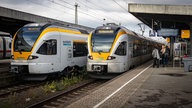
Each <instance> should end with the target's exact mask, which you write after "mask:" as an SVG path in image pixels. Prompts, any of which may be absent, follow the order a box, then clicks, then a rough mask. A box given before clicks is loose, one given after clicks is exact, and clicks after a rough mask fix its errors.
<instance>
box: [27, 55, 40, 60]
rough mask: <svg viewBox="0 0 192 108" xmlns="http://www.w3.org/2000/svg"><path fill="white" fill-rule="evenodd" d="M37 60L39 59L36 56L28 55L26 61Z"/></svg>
mask: <svg viewBox="0 0 192 108" xmlns="http://www.w3.org/2000/svg"><path fill="white" fill-rule="evenodd" d="M37 58H39V57H38V56H33V55H30V56H29V57H28V60H33V59H37Z"/></svg>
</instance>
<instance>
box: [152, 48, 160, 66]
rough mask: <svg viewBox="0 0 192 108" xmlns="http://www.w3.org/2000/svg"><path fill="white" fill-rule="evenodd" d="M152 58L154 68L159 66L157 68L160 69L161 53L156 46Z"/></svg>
mask: <svg viewBox="0 0 192 108" xmlns="http://www.w3.org/2000/svg"><path fill="white" fill-rule="evenodd" d="M152 56H153V67H155V66H156V65H157V68H159V59H160V57H159V51H158V49H157V47H156V46H155V47H154V49H153V52H152Z"/></svg>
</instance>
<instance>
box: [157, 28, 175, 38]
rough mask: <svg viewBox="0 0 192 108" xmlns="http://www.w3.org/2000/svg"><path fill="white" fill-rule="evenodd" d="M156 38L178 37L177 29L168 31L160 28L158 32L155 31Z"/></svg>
mask: <svg viewBox="0 0 192 108" xmlns="http://www.w3.org/2000/svg"><path fill="white" fill-rule="evenodd" d="M157 36H166V37H171V36H175V37H176V36H178V29H169V28H161V29H160V30H157Z"/></svg>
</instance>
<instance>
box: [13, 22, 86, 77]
mask: <svg viewBox="0 0 192 108" xmlns="http://www.w3.org/2000/svg"><path fill="white" fill-rule="evenodd" d="M87 38H88V33H87V32H86V31H85V30H80V29H77V28H76V29H75V28H70V27H67V26H66V27H65V26H62V25H59V24H51V23H31V24H27V25H25V26H24V27H22V28H21V29H19V30H18V31H17V33H16V34H15V36H14V37H13V42H12V59H13V60H12V62H11V72H13V73H16V74H17V75H19V76H21V77H22V79H24V80H44V79H46V78H47V76H48V75H52V74H54V75H55V74H56V75H62V74H65V73H68V72H69V71H70V70H71V68H72V67H82V66H86V62H87V44H86V41H87Z"/></svg>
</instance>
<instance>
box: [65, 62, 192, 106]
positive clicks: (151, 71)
mask: <svg viewBox="0 0 192 108" xmlns="http://www.w3.org/2000/svg"><path fill="white" fill-rule="evenodd" d="M191 99H192V72H184V68H183V67H160V68H153V67H152V62H148V63H145V64H144V65H141V66H139V67H137V68H135V69H133V70H130V71H128V72H126V73H124V74H122V75H120V76H118V77H116V78H114V79H112V80H111V81H109V82H107V83H105V84H103V85H102V86H100V87H99V88H97V89H96V90H95V91H94V92H92V93H90V94H89V95H87V96H85V97H83V98H81V99H80V100H78V101H76V102H74V103H72V104H71V105H69V106H67V108H191V107H192V100H191ZM62 107H66V106H62Z"/></svg>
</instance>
